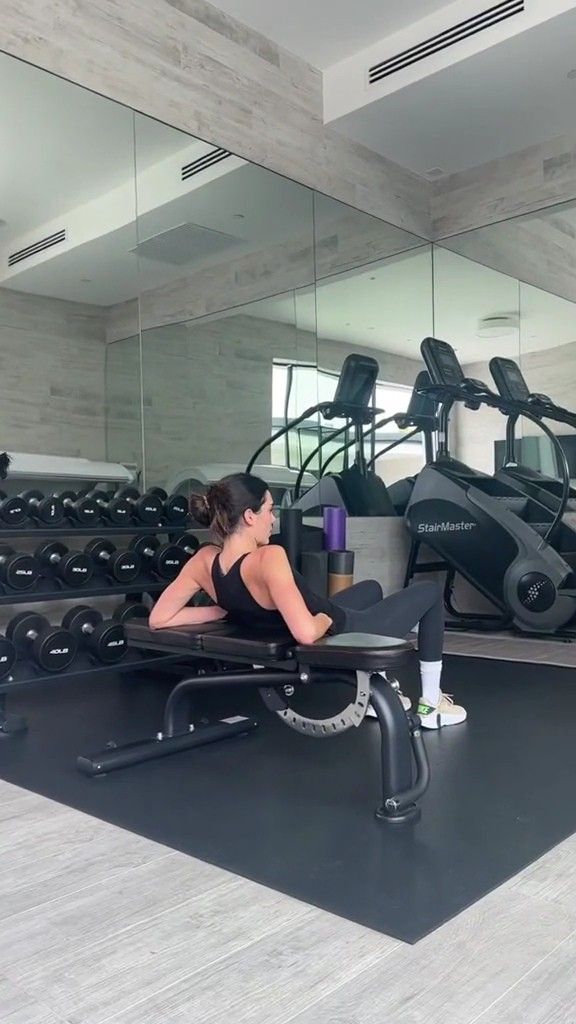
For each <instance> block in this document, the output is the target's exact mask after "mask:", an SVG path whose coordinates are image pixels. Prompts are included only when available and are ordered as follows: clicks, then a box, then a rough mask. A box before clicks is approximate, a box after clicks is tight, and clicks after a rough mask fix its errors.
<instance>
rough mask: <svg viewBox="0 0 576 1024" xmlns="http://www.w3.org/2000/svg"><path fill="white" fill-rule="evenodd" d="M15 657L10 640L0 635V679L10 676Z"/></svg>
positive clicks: (13, 646)
mask: <svg viewBox="0 0 576 1024" xmlns="http://www.w3.org/2000/svg"><path fill="white" fill-rule="evenodd" d="M17 657H18V652H17V650H16V647H15V645H14V644H13V643H12V640H9V639H8V637H6V636H2V634H1V633H0V679H5V678H6V676H9V675H10V673H11V671H12V669H13V668H14V665H15V664H16V659H17Z"/></svg>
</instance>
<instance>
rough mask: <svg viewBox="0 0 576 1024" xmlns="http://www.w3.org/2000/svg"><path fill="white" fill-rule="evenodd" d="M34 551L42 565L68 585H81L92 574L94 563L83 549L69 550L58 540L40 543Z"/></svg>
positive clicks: (90, 577)
mask: <svg viewBox="0 0 576 1024" xmlns="http://www.w3.org/2000/svg"><path fill="white" fill-rule="evenodd" d="M34 553H35V555H36V558H38V559H39V561H40V562H41V564H42V565H43V566H45V567H46V568H47V569H48V570H51V571H52V572H54V573H55V574H56V575H57V576H59V577H60V579H62V580H64V583H66V584H67V586H69V587H83V586H84V585H85V584H86V583H88V582H89V581H90V580H91V579H92V576H93V575H94V563H93V561H92V559H91V558H90V556H89V555H86V554H85V553H84V552H83V551H69V550H68V548H67V547H66V545H65V544H61V543H60V542H59V541H50V542H49V543H48V544H40V546H39V547H37V548H36V551H35V552H34Z"/></svg>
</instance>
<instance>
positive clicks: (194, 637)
mask: <svg viewBox="0 0 576 1024" xmlns="http://www.w3.org/2000/svg"><path fill="white" fill-rule="evenodd" d="M127 634H128V641H129V644H130V645H132V646H136V647H140V648H145V649H151V650H161V651H166V652H170V653H171V654H175V653H177V652H179V651H181V653H182V657H183V660H184V661H186V662H189V661H190V660H192V661H197V662H198V664H197V667H196V670H195V672H194V674H192V675H186V676H185V678H184V679H182V680H181V681H180V682H178V683H177V684H176V686H175V687H174V689H173V690H172V692H171V693H170V695H169V697H168V700H167V702H166V706H165V709H164V720H163V725H162V729H161V730H160V731H159V732H158V733H157V734H156V736H155V737H153V738H149V739H146V740H143V741H141V742H136V743H130V744H126V745H124V746H116V745H115V744H110V745H109V746H108V748H107V749H106V750H104V751H101V752H100V753H97V754H93V755H86V756H81V757H79V758H78V760H77V767H78V769H79V770H80V771H81V772H83V773H84V774H86V775H91V776H93V775H104V774H107V773H108V772H111V771H115V770H117V769H119V768H125V767H129V766H131V765H135V764H139V763H140V762H143V761H150V760H155V759H156V758H160V757H165V756H167V755H169V754H173V753H177V752H179V751H182V750H189V749H192V748H195V747H200V746H204V745H206V744H209V743H215V742H219V741H220V740H223V739H230V738H232V737H236V736H245V735H247V734H248V733H250V732H251V731H252V730H253V729H255V728H256V727H257V725H258V722H257V721H256V719H254V718H251V717H245V716H235V717H234V718H231V719H222V720H220V721H218V722H214V723H211V724H208V725H203V724H198V725H195V724H193V723H191V715H190V696H191V694H192V693H193V692H194V691H196V690H200V689H212V688H214V687H227V686H228V687H230V686H240V687H245V686H250V687H256V688H257V689H258V691H259V694H260V696H261V698H262V700H263V701H264V703H265V705H266V706H267V707H268V709H269V710H271V711H272V712H275V713H276V714H277V715H278V716H279V717H280V718H281V719H282V720H283V722H284V723H285V724H286V725H288V726H290V727H291V728H293V729H296V730H297V731H299V732H300V733H303V734H304V735H308V736H310V737H312V738H315V739H323V738H329V737H330V736H334V735H338V734H339V733H340V732H343V731H345V729H348V728H351V727H358V726H359V725H361V724H362V721H363V719H364V716H365V714H366V710H367V707H368V703H371V705H372V707H373V709H374V711H375V712H376V716H377V719H378V724H379V728H380V738H381V743H380V751H381V753H380V762H381V784H382V796H381V803H380V805H379V807H378V808H377V810H376V817H377V819H378V820H379V821H382V822H386V823H389V824H395V825H400V824H406V823H407V822H414V821H417V820H418V819H419V817H420V808H419V807H418V806H417V801H418V800H419V798H420V797H421V796H422V795H423V794H424V792H425V791H426V789H427V787H428V783H429V768H428V761H427V757H426V751H425V748H424V743H423V739H422V730H421V727H420V719H419V718H418V716H417V715H414V714H412V713H410V712H409V713H406V712H405V711H404V708H403V707H402V704H401V702H400V700H399V698H398V695H397V692H396V691H397V689H398V683H397V682H396V679H395V674H394V673H395V669H396V668H397V667H402V666H405V665H406V664H407V663H408V662H409V661H410V660H412V658H413V657H414V656H415V652H414V648H413V645H412V644H409V643H404V642H403V641H400V640H396V639H390V638H386V637H373V636H365V635H363V634H352V635H351V636H350V637H347V636H346V635H345V636H339V637H328V638H324V639H323V640H321V641H318V642H317V643H316V644H312V645H297V644H295V642H294V641H293V640H292V638H290V637H287V636H286V635H282V636H281V637H278V636H270V635H269V634H268V635H262V634H259V635H257V634H251V635H248V634H246V633H245V632H240V631H239V630H238V629H234V628H233V627H230V626H226V625H224V626H222V624H215V628H210V626H207V625H204V626H199V627H185V628H183V629H179V630H156V631H151V630H149V629H148V628H147V627H146V626H143V625H141V624H140V623H138V624H129V625H128V628H127ZM214 661H216V662H217V666H218V670H217V671H207V666H210V667H213V665H214ZM222 666H224V667H222ZM229 666H230V667H229ZM187 667H188V666H186V668H187ZM183 669H184V666H183ZM335 682H344V683H346V684H347V685H349V686H352V687H354V686H355V688H356V697H355V700H354V701H353V702H352V703H351V704H349V705H348V707H347V708H346V709H345V710H344V711H343V712H341V714H339V715H335V716H333V718H331V719H324V720H313V719H308V718H306V717H305V716H302V715H299V714H298V713H296V712H295V711H293V709H291V708H290V705H289V698H290V696H291V695H292V694H293V692H294V690H295V689H296V688H301V687H304V686H311V685H318V684H324V685H326V684H330V683H331V684H333V683H335Z"/></svg>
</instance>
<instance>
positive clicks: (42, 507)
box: [20, 491, 64, 524]
mask: <svg viewBox="0 0 576 1024" xmlns="http://www.w3.org/2000/svg"><path fill="white" fill-rule="evenodd" d="M20 497H21V498H22V500H23V501H25V502H26V505H27V512H28V515H30V516H33V517H34V519H39V520H40V522H42V523H52V524H54V523H60V522H62V520H63V519H64V505H63V504H62V502H61V501H60V498H57V497H55V495H53V494H52V495H49V496H48V497H47V498H45V497H44V495H43V494H42V491H24V493H23V494H21V495H20Z"/></svg>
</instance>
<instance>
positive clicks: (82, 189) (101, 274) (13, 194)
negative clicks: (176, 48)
mask: <svg viewBox="0 0 576 1024" xmlns="http://www.w3.org/2000/svg"><path fill="white" fill-rule="evenodd" d="M0 95H1V97H2V99H1V100H0V138H1V139H2V152H1V155H0V267H1V271H0V274H1V280H0V351H1V355H2V370H3V372H2V379H1V381H0V429H1V432H2V445H3V447H5V448H7V449H8V450H9V451H10V450H11V451H13V452H22V451H24V452H37V453H49V454H58V455H70V456H82V457H85V458H93V459H103V458H106V457H107V454H108V457H110V452H109V447H108V444H107V430H106V425H107V424H106V421H107V408H106V398H105V363H106V359H105V354H106V340H107V338H108V326H109V311H110V309H111V307H112V306H113V304H114V303H117V302H119V301H121V300H122V299H123V298H124V297H125V296H126V295H127V294H129V295H130V296H131V297H133V296H135V295H137V293H138V273H137V263H136V260H135V258H134V256H133V255H130V254H131V253H133V251H134V247H135V245H136V241H137V235H136V193H135V183H134V125H133V113H132V111H131V110H128V109H127V108H125V107H122V106H119V105H118V104H115V103H113V102H111V101H109V100H105V99H103V98H102V97H100V96H96V95H94V94H93V93H90V92H87V91H85V90H83V89H81V88H79V87H77V86H74V85H72V84H70V83H69V82H66V81H63V80H62V79H59V78H56V77H54V76H52V75H50V74H48V73H46V72H44V71H41V70H39V69H37V68H34V67H32V66H30V65H29V64H24V63H21V62H20V61H17V60H15V59H13V58H11V57H8V56H6V55H4V54H2V55H0ZM103 140H105V144H103ZM138 415H139V409H138ZM135 462H136V464H137V465H139V464H140V463H141V445H138V444H137V445H136V451H135Z"/></svg>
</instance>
